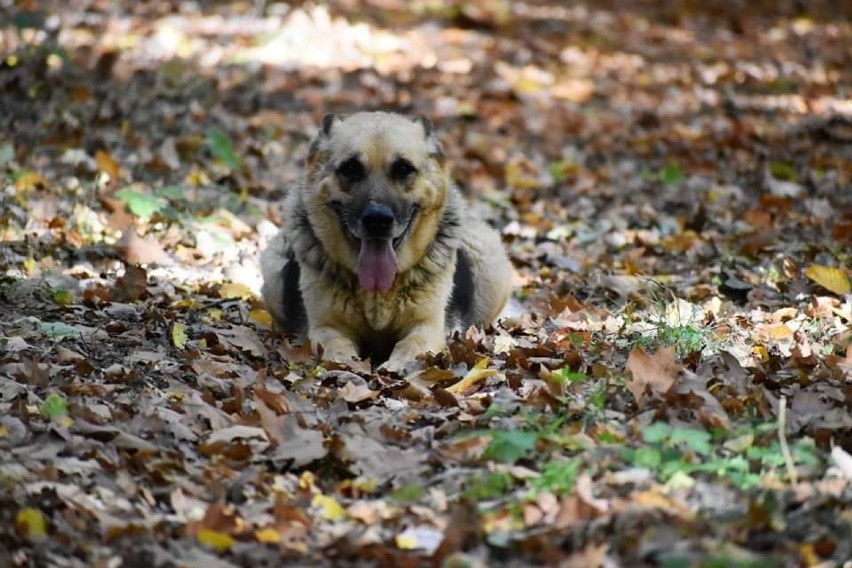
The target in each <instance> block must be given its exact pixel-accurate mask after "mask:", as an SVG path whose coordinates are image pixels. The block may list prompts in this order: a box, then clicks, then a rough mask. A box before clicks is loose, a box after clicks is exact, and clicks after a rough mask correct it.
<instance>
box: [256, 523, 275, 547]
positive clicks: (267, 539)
mask: <svg viewBox="0 0 852 568" xmlns="http://www.w3.org/2000/svg"><path fill="white" fill-rule="evenodd" d="M254 537H255V538H256V539H257V541H258V542H262V543H263V544H278V543H279V542H280V541H281V533H279V532H278V531H277V530H275V529H273V528H272V527H268V528H265V529H260V530H258V531H255V533H254Z"/></svg>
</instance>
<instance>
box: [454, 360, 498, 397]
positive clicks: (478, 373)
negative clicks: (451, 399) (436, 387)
mask: <svg viewBox="0 0 852 568" xmlns="http://www.w3.org/2000/svg"><path fill="white" fill-rule="evenodd" d="M482 361H485V363H486V364H487V362H488V361H487V360H486V359H483V360H482ZM482 361H480V363H481V362H482ZM498 374H500V372H499V371H498V370H496V369H484V368H482V367H481V366H479V364H477V366H474V367H473V368H472V369H471V370H470V371H468V372H467V374H465V376H464V378H462V380H460V381H459V382H457V383H456V384H454V385H452V386H450V387H447V388H446V389H445V390H446V391H447V392H448V393H450V394H454V395H459V394H465V393H467V391H469V390H471V389H472V388H473V387H475V386H476V385H477V384H479V383H481V382H482V381H484V380H485V379H487V378H489V377H493V376H494V375H498Z"/></svg>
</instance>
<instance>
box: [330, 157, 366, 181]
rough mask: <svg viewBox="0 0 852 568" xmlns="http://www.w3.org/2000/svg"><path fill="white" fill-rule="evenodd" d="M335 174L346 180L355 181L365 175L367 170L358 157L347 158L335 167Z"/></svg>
mask: <svg viewBox="0 0 852 568" xmlns="http://www.w3.org/2000/svg"><path fill="white" fill-rule="evenodd" d="M337 175H338V176H340V177H341V178H343V179H344V180H346V181H348V182H356V181H361V180H363V179H364V178H365V177H367V170H365V169H364V164H362V163H361V162H359V161H358V158H349V159H348V160H346V161H345V162H343V163H342V164H340V165H339V166H338V167H337Z"/></svg>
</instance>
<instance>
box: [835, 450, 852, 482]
mask: <svg viewBox="0 0 852 568" xmlns="http://www.w3.org/2000/svg"><path fill="white" fill-rule="evenodd" d="M831 459H833V460H834V463H835V464H837V468H838V469H839V470H840V471H841V472H842V473H843V476H844V477H845V478H846V479H850V480H852V456H850V455H849V453H848V452H847V451H846V450H844V449H843V448H841V447H840V446H834V447H833V448H831Z"/></svg>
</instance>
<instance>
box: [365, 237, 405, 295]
mask: <svg viewBox="0 0 852 568" xmlns="http://www.w3.org/2000/svg"><path fill="white" fill-rule="evenodd" d="M395 276H396V253H394V251H393V244H392V241H391V240H390V239H382V240H368V239H364V240H362V241H361V252H360V253H359V254H358V281H359V282H360V283H361V287H362V288H364V289H365V290H369V291H370V292H387V291H388V290H390V287H391V286H393V279H394V277H395Z"/></svg>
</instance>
